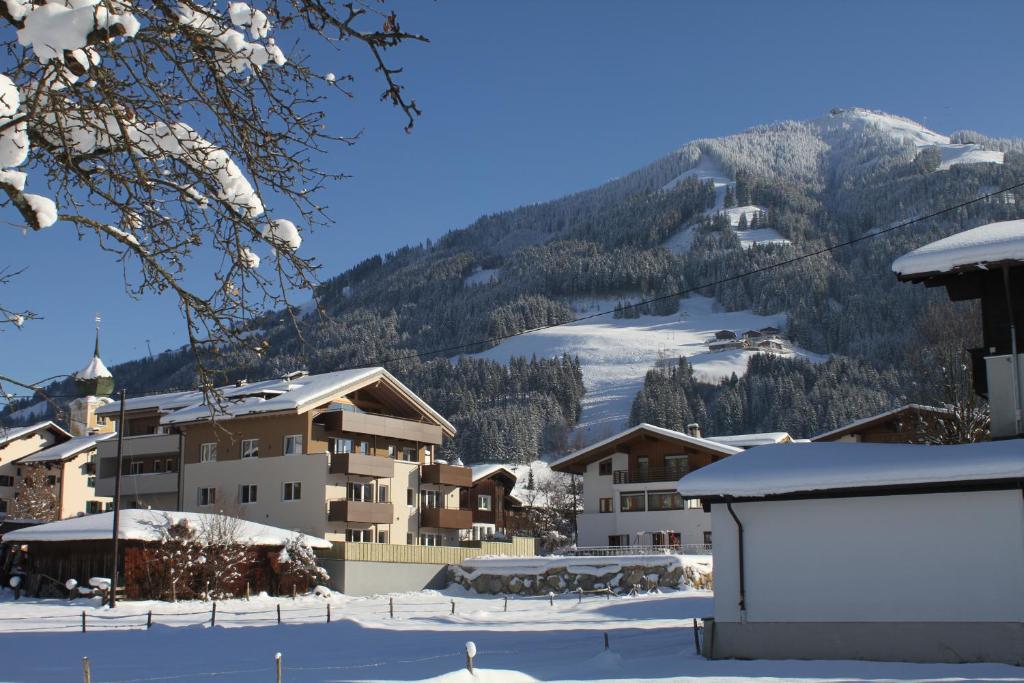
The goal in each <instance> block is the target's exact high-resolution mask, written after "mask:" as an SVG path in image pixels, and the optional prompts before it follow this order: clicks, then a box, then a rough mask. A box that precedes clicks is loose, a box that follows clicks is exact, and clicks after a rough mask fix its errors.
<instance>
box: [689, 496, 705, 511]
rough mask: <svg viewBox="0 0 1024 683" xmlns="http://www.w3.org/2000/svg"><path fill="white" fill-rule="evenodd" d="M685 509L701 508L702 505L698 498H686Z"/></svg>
mask: <svg viewBox="0 0 1024 683" xmlns="http://www.w3.org/2000/svg"><path fill="white" fill-rule="evenodd" d="M686 509H687V510H703V509H704V506H703V505H701V502H700V498H687V499H686Z"/></svg>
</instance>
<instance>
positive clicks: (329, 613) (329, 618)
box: [327, 603, 331, 624]
mask: <svg viewBox="0 0 1024 683" xmlns="http://www.w3.org/2000/svg"><path fill="white" fill-rule="evenodd" d="M327 623H328V624H329V623H331V603H327Z"/></svg>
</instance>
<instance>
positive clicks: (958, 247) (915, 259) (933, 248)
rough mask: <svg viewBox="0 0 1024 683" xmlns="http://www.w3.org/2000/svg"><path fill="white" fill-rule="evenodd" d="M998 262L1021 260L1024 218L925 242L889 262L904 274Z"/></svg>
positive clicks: (1023, 240)
mask: <svg viewBox="0 0 1024 683" xmlns="http://www.w3.org/2000/svg"><path fill="white" fill-rule="evenodd" d="M1001 261H1024V219H1018V220H1015V221H1001V222H998V223H989V224H987V225H982V226H980V227H977V228H973V229H971V230H965V231H964V232H958V233H957V234H955V235H951V236H949V237H946V238H944V239H941V240H938V241H935V242H932V243H930V244H926V245H924V246H923V247H919V248H917V249H915V250H914V251H912V252H910V253H908V254H904V255H903V256H900V257H899V258H898V259H896V260H895V261H893V263H892V269H893V272H895V273H896V274H897V275H900V276H903V277H908V276H912V275H924V274H926V273H944V272H946V271H949V270H953V269H954V268H957V267H960V266H973V265H979V266H980V265H984V264H986V263H999V262H1001Z"/></svg>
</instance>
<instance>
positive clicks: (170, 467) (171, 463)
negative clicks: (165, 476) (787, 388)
mask: <svg viewBox="0 0 1024 683" xmlns="http://www.w3.org/2000/svg"><path fill="white" fill-rule="evenodd" d="M167 471H168V472H177V471H178V461H177V460H175V459H174V458H167Z"/></svg>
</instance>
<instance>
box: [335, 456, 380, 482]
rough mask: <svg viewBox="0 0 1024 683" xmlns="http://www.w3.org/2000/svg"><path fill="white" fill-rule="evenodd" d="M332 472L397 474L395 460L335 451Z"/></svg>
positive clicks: (372, 474) (376, 475) (373, 475)
mask: <svg viewBox="0 0 1024 683" xmlns="http://www.w3.org/2000/svg"><path fill="white" fill-rule="evenodd" d="M331 474H356V475H360V476H364V477H378V478H380V477H385V478H390V477H393V476H395V461H394V460H392V459H391V458H383V457H378V456H375V455H364V454H362V453H333V454H332V455H331Z"/></svg>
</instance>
